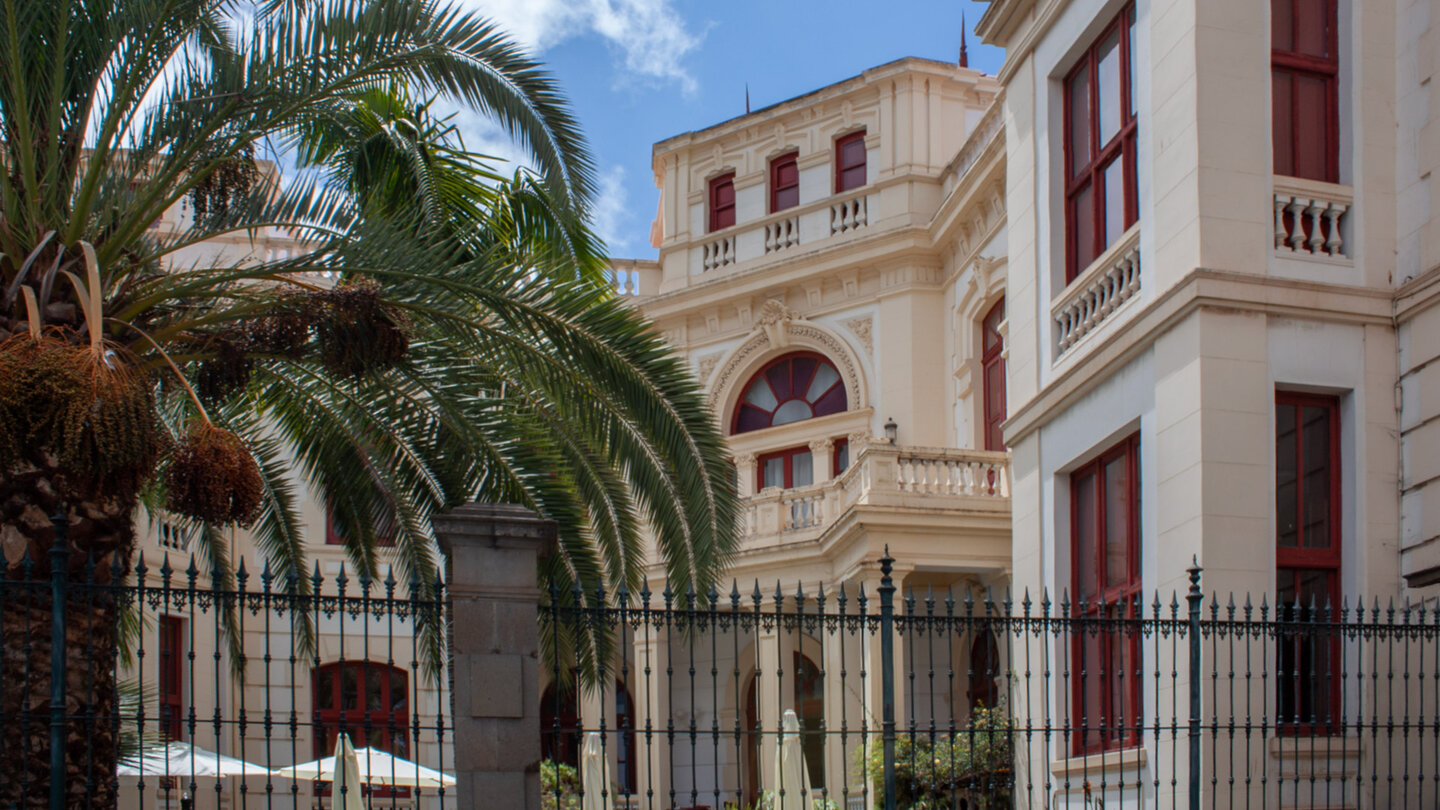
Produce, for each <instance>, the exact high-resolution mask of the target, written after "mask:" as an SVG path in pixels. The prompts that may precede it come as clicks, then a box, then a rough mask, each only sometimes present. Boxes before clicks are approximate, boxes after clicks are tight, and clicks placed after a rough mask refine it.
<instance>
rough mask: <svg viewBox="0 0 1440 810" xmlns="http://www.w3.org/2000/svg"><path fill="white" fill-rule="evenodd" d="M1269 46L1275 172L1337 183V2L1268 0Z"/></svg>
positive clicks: (1329, 0)
mask: <svg viewBox="0 0 1440 810" xmlns="http://www.w3.org/2000/svg"><path fill="white" fill-rule="evenodd" d="M1270 47H1271V51H1270V76H1271V116H1272V123H1271V137H1272V140H1273V146H1274V155H1275V173H1276V174H1280V175H1287V176H1290V177H1303V178H1306V179H1310V180H1322V181H1325V182H1328V183H1337V182H1339V177H1340V149H1339V140H1340V78H1339V77H1340V54H1339V34H1338V10H1337V4H1336V0H1270Z"/></svg>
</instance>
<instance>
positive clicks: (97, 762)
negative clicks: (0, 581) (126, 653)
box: [0, 581, 119, 810]
mask: <svg viewBox="0 0 1440 810" xmlns="http://www.w3.org/2000/svg"><path fill="white" fill-rule="evenodd" d="M9 584H13V583H7V586H8V585H9ZM47 584H48V583H43V581H42V583H41V584H40V585H37V586H36V588H35V589H33V590H31V589H28V588H27V589H25V592H22V589H20V588H9V592H8V593H6V594H5V596H4V605H3V608H0V612H3V620H0V634H3V639H4V659H3V663H0V746H3V748H4V753H0V807H6V808H9V807H16V808H25V809H26V810H29V808H45V807H49V806H50V767H51V765H50V753H51V750H52V746H51V731H52V726H51V721H52V714H51V709H52V704H51V702H50V688H51V684H52V683H53V681H52V678H51V674H52V666H51V655H50V653H51V649H52V645H51V619H52V615H53V614H52V605H53V603H52V601H51V598H50V593H49V591H48V590H46V589H45V586H46V585H47ZM77 590H79V589H77ZM115 635H116V610H115V605H114V602H113V600H111V599H110V596H109V594H103V595H102V594H98V593H95V592H88V589H86V592H81V593H75V592H73V591H72V592H71V594H70V596H69V598H68V599H66V600H65V626H64V633H63V636H64V645H65V720H64V749H65V757H64V760H65V774H64V781H65V791H64V796H65V800H64V806H65V807H67V808H69V807H103V808H108V807H114V806H115V803H116V798H117V797H116V792H117V791H116V782H115V766H116V757H117V751H118V746H117V743H118V737H119V734H118V731H119V724H118V722H117V721H118V719H119V717H118V703H117V692H116V682H115V662H116V643H115Z"/></svg>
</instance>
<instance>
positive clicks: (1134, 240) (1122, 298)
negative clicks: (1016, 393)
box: [1050, 225, 1140, 357]
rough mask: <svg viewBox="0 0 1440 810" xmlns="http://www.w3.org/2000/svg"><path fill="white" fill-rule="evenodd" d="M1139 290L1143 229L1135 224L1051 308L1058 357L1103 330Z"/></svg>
mask: <svg viewBox="0 0 1440 810" xmlns="http://www.w3.org/2000/svg"><path fill="white" fill-rule="evenodd" d="M1139 291H1140V226H1139V225H1135V226H1132V227H1131V228H1130V230H1129V231H1127V232H1126V233H1125V235H1124V236H1122V237H1120V240H1119V241H1118V242H1116V243H1115V244H1113V245H1111V246H1110V247H1109V248H1108V249H1106V251H1105V253H1104V254H1102V255H1101V256H1100V258H1098V259H1096V260H1095V262H1094V263H1092V264H1091V265H1090V267H1088V268H1087V269H1086V270H1085V272H1083V273H1081V274H1080V275H1079V276H1078V277H1077V278H1076V279H1075V280H1074V281H1072V282H1070V286H1069V287H1067V288H1066V289H1065V293H1064V295H1061V296H1060V298H1059V299H1058V300H1057V301H1056V302H1055V304H1054V306H1052V307H1051V309H1050V315H1051V318H1052V320H1053V321H1054V324H1055V348H1056V352H1055V355H1056V357H1059V356H1060V355H1062V354H1064V353H1065V352H1067V351H1069V350H1070V348H1071V347H1072V346H1074V345H1075V344H1076V343H1078V342H1079V341H1080V339H1081V338H1083V337H1085V336H1086V335H1088V334H1090V333H1091V332H1093V331H1095V330H1096V329H1098V328H1100V325H1101V324H1102V323H1104V322H1105V320H1106V319H1107V318H1109V317H1110V316H1111V314H1113V313H1114V312H1115V310H1117V309H1119V308H1120V305H1121V304H1124V303H1125V302H1126V301H1128V300H1130V299H1131V298H1133V297H1134V296H1135V294H1136V293H1138V292H1139Z"/></svg>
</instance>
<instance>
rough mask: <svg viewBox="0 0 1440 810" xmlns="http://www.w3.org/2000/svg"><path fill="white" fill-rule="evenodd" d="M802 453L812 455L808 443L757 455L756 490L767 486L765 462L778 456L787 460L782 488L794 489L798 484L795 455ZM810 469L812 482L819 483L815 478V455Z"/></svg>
mask: <svg viewBox="0 0 1440 810" xmlns="http://www.w3.org/2000/svg"><path fill="white" fill-rule="evenodd" d="M801 453H804V454H805V455H810V454H811V451H810V445H808V444H806V445H801V446H800V447H787V448H785V449H784V450H776V451H775V452H773V453H766V454H764V455H762V456H756V457H755V491H756V492H759V491H760V490H762V489H764V488H765V462H767V461H773V460H774V459H777V458H778V459H783V460H784V462H785V463H784V465H783V469H784V470H785V484H784V486H782V487H781V489H794V488H795V486H796V484H795V468H794V463H795V457H796V456H798V455H800V454H801ZM810 469H811V473H810V477H811V480H810V484H814V483H818V482H817V481H816V480H815V473H814V469H815V459H814V458H813V456H812V458H811V459H810ZM810 484H801V486H809V485H810Z"/></svg>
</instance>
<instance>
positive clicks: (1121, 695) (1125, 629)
mask: <svg viewBox="0 0 1440 810" xmlns="http://www.w3.org/2000/svg"><path fill="white" fill-rule="evenodd" d="M1112 463H1119V464H1120V465H1121V466H1120V467H1119V468H1117V469H1118V470H1119V471H1120V473H1121V474H1122V475H1123V476H1124V486H1125V492H1124V493H1123V495H1122V496H1121V497H1122V499H1123V506H1124V509H1125V515H1124V516H1123V517H1122V518H1120V521H1119V523H1118V524H1117V526H1116V528H1117V530H1118V531H1120V532H1121V533H1122V534H1123V536H1122V537H1121V538H1119V539H1120V544H1119V545H1120V549H1121V550H1122V551H1123V553H1124V560H1123V561H1122V564H1121V569H1122V570H1121V571H1120V572H1118V574H1119V575H1118V576H1112V575H1111V574H1112V572H1110V571H1108V570H1107V569H1108V567H1109V563H1110V559H1109V558H1108V556H1107V555H1108V551H1109V547H1110V545H1111V542H1110V540H1109V537H1108V535H1107V533H1106V527H1107V525H1108V519H1109V517H1110V516H1109V515H1108V514H1107V506H1108V504H1109V502H1110V497H1109V496H1110V493H1109V492H1108V491H1107V489H1108V484H1107V477H1106V475H1107V471H1108V470H1109V469H1110V467H1111V464H1112ZM1087 482H1089V491H1088V493H1087V486H1086V484H1087ZM1087 511H1088V522H1089V523H1090V526H1089V535H1088V540H1089V542H1088V543H1087V536H1086V533H1085V532H1084V531H1082V529H1084V526H1083V525H1082V523H1084V522H1086V521H1085V514H1084V513H1086V512H1087ZM1070 554H1071V557H1070V559H1071V593H1072V594H1074V595H1075V602H1074V605H1073V606H1072V608H1071V615H1072V617H1073V618H1074V620H1075V621H1074V625H1073V629H1072V633H1071V656H1072V660H1071V683H1072V684H1073V694H1072V700H1073V703H1072V708H1071V713H1070V716H1071V720H1070V723H1071V726H1072V728H1073V729H1074V734H1073V736H1072V745H1073V746H1074V750H1075V753H1076V754H1091V753H1096V752H1101V751H1110V750H1115V749H1120V748H1129V747H1133V746H1135V745H1139V744H1140V737H1141V733H1142V729H1143V727H1144V716H1143V714H1142V708H1141V699H1140V698H1141V686H1142V683H1143V679H1144V671H1143V670H1144V667H1143V664H1142V658H1141V646H1140V638H1141V632H1140V627H1139V621H1140V619H1141V618H1142V616H1143V613H1142V607H1141V604H1140V602H1141V597H1140V436H1139V434H1138V433H1137V434H1133V435H1131V436H1129V437H1128V438H1125V439H1123V440H1121V441H1120V442H1119V443H1118V444H1116V445H1114V446H1112V447H1111V448H1109V449H1108V450H1106V451H1105V452H1103V453H1101V454H1100V455H1099V456H1098V457H1097V458H1096V459H1094V460H1093V461H1090V462H1088V463H1086V464H1085V465H1084V466H1082V467H1080V468H1079V469H1077V470H1075V471H1074V472H1073V473H1071V474H1070ZM1087 566H1089V567H1090V568H1089V576H1088V577H1087V576H1086V575H1085V572H1086V570H1087ZM1087 579H1089V580H1090V582H1092V583H1093V584H1091V585H1089V586H1088V587H1087ZM1117 662H1118V663H1117ZM1097 665H1098V666H1097ZM1097 704H1098V705H1097Z"/></svg>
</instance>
